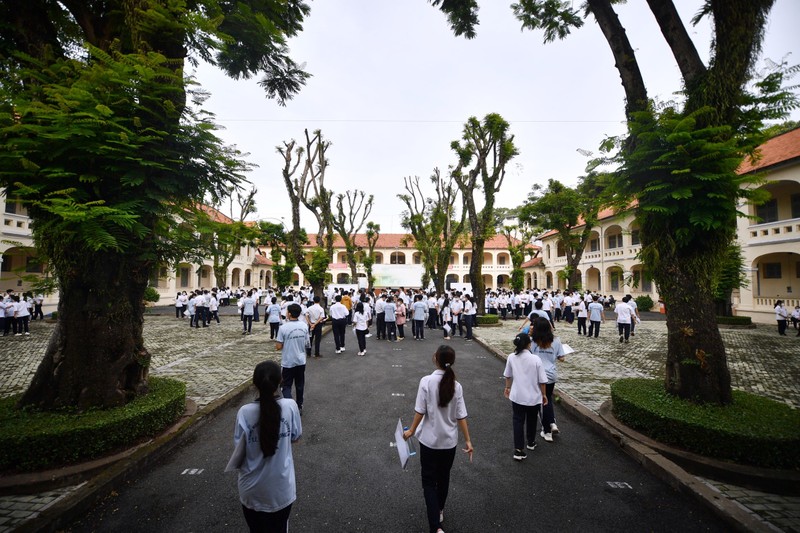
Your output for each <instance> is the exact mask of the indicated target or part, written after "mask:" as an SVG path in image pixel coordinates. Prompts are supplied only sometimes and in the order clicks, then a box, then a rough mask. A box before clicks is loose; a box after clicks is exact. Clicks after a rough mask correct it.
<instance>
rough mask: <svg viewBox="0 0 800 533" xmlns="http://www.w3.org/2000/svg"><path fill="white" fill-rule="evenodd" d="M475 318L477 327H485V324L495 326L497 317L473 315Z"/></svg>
mask: <svg viewBox="0 0 800 533" xmlns="http://www.w3.org/2000/svg"><path fill="white" fill-rule="evenodd" d="M475 316H476V317H477V324H478V325H479V326H485V325H487V324H497V321H498V318H499V317H498V316H497V315H475Z"/></svg>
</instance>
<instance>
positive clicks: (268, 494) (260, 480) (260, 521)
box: [226, 361, 303, 533]
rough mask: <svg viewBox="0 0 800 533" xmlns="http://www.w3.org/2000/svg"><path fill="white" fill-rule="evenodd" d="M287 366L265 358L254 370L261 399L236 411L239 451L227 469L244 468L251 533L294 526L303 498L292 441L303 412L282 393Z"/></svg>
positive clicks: (242, 492) (242, 490) (242, 487)
mask: <svg viewBox="0 0 800 533" xmlns="http://www.w3.org/2000/svg"><path fill="white" fill-rule="evenodd" d="M280 383H281V367H280V366H279V365H278V364H277V363H275V362H273V361H264V362H262V363H259V364H258V365H257V366H256V368H255V371H254V372H253V385H255V386H256V388H257V389H258V395H259V397H258V399H257V400H256V401H255V402H252V403H249V404H247V405H244V406H242V407H241V408H240V409H239V412H238V414H237V415H236V429H235V431H234V434H233V442H234V448H235V451H234V454H233V457H231V462H230V463H229V465H228V469H226V470H238V471H239V482H238V485H239V500H240V501H241V503H242V511H243V512H244V518H245V521H246V522H247V526H248V527H249V528H250V531H251V533H255V532H263V531H281V532H288V531H289V515H290V513H291V512H292V504H293V503H294V501H295V500H296V499H297V486H296V481H295V474H294V459H293V457H292V443H294V442H297V441H298V440H299V439H300V436H301V435H302V434H303V427H302V423H301V421H300V411H299V409H298V408H297V404H296V403H295V401H294V400H292V399H291V398H282V397H281V395H280V393H279V392H278V387H279V386H280Z"/></svg>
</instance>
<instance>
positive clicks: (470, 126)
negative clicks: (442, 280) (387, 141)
mask: <svg viewBox="0 0 800 533" xmlns="http://www.w3.org/2000/svg"><path fill="white" fill-rule="evenodd" d="M508 129H509V125H508V122H506V121H505V120H504V119H503V117H501V116H500V115H498V114H497V113H490V114H488V115H486V116H485V117H484V119H483V121H479V120H478V119H477V118H475V117H470V118H469V120H467V123H466V124H464V134H463V135H462V137H461V141H453V142H452V143H451V145H450V147H451V148H452V149H453V151H454V152H455V153H456V156H457V157H458V162H457V164H456V166H455V168H453V171H452V176H453V179H454V180H455V182H456V185H458V188H459V190H460V191H461V197H462V199H463V201H464V210H465V211H466V213H467V218H468V220H469V229H470V236H469V238H470V242H471V244H472V260H471V261H470V264H469V280H470V283H472V294H473V295H474V296H475V303H476V304H477V307H478V313H483V312H484V307H485V300H486V294H485V284H484V283H483V273H482V268H483V249H484V247H485V245H486V240H487V239H489V238H491V237H492V235H493V234H494V222H495V214H494V199H495V195H496V194H497V193H498V192H499V191H500V186H501V185H502V184H503V178H505V175H506V165H507V164H508V162H509V161H510V160H511V159H512V158H513V157H515V156H516V155H517V154H518V153H519V152H518V151H517V147H516V146H514V136H513V135H509V133H508ZM470 165H471V166H470ZM478 190H482V191H483V207H482V208H481V209H478V203H477V202H476V200H475V193H476V191H478Z"/></svg>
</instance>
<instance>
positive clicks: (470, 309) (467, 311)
mask: <svg viewBox="0 0 800 533" xmlns="http://www.w3.org/2000/svg"><path fill="white" fill-rule="evenodd" d="M477 311H478V308H477V306H476V305H475V300H474V299H473V298H472V295H470V294H467V295H466V296H464V313H463V316H464V325H465V326H466V327H467V336H466V337H464V340H465V341H471V340H472V328H473V327H474V326H475V315H476V313H477Z"/></svg>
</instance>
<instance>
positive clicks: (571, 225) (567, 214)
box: [520, 173, 603, 289]
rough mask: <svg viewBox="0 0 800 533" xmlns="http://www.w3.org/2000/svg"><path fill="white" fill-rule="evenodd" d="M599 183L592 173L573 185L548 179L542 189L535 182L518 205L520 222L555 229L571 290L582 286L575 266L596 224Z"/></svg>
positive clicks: (599, 180)
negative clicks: (525, 198)
mask: <svg viewBox="0 0 800 533" xmlns="http://www.w3.org/2000/svg"><path fill="white" fill-rule="evenodd" d="M601 183H602V180H601V179H600V178H599V177H598V176H597V175H595V174H591V173H590V174H589V175H587V176H583V177H581V178H580V179H579V181H578V185H577V186H576V187H575V188H572V187H567V186H566V185H564V184H563V183H561V182H559V181H558V180H550V181H549V182H548V184H547V188H546V189H544V190H542V188H541V187H540V186H539V185H534V187H533V190H532V191H531V193H530V194H529V195H528V202H527V203H526V204H525V205H523V206H521V207H520V220H521V221H523V222H526V223H528V224H531V225H535V226H538V227H540V228H543V229H544V230H545V231H547V230H554V231H556V232H558V239H559V241H560V245H561V246H563V249H564V254H565V255H566V260H567V264H566V266H565V267H564V271H565V279H566V281H567V286H568V287H569V288H571V289H577V288H580V287H581V285H582V283H581V278H580V274H579V271H578V265H579V264H580V262H581V259H582V258H583V252H584V251H585V250H586V245H587V244H589V239H590V238H591V236H592V230H593V229H594V227H595V226H596V224H597V215H598V213H599V211H600V206H601V202H602V200H601V195H602V190H603V189H602V185H601Z"/></svg>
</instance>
